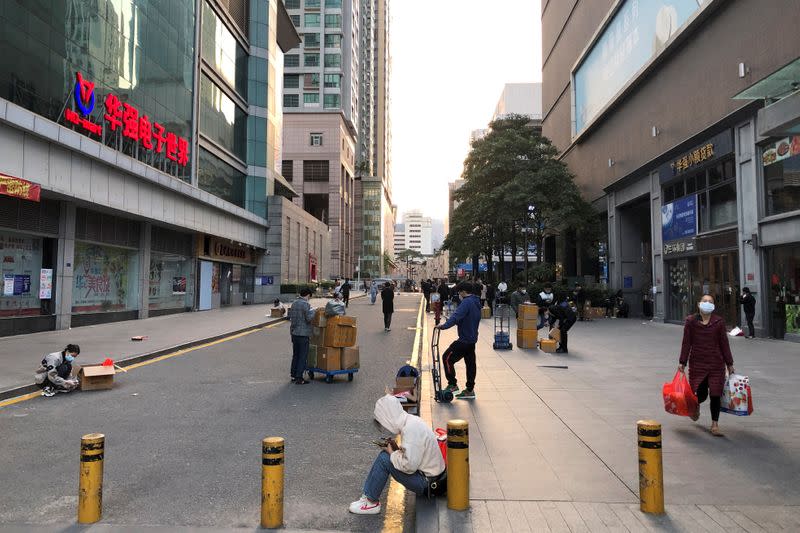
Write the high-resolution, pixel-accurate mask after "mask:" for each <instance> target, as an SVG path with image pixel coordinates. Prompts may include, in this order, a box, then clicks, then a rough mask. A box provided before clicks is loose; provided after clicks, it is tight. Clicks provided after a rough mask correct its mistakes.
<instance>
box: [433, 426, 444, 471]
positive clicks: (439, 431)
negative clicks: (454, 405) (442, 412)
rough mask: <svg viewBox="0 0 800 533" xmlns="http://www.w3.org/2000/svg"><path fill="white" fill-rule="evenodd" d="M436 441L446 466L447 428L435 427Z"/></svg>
mask: <svg viewBox="0 0 800 533" xmlns="http://www.w3.org/2000/svg"><path fill="white" fill-rule="evenodd" d="M434 433H436V442H437V443H438V444H439V451H440V452H442V458H443V459H444V464H445V466H447V430H446V429H444V428H436V429H435V430H434Z"/></svg>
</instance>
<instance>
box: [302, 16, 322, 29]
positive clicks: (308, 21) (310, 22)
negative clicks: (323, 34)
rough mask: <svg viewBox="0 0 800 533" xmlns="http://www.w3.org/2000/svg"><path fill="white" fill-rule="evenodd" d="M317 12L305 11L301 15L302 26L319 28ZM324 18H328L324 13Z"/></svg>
mask: <svg viewBox="0 0 800 533" xmlns="http://www.w3.org/2000/svg"><path fill="white" fill-rule="evenodd" d="M319 20H320V19H319V13H305V14H304V15H303V26H306V27H308V28H319ZM325 20H326V21H327V20H328V16H327V15H325Z"/></svg>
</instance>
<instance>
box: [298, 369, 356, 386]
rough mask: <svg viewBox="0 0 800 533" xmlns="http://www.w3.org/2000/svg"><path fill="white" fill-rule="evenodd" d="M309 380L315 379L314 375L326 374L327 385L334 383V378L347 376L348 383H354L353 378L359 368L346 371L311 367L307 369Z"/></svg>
mask: <svg viewBox="0 0 800 533" xmlns="http://www.w3.org/2000/svg"><path fill="white" fill-rule="evenodd" d="M306 372H308V377H309V379H314V374H324V375H325V383H333V377H334V376H341V375H343V374H347V381H353V376H354V375H355V373H356V372H358V369H357V368H348V369H346V370H322V369H321V368H316V367H311V368H306Z"/></svg>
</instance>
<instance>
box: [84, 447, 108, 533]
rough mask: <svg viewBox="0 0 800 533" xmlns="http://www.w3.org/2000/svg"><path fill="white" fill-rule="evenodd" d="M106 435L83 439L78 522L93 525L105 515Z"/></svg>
mask: <svg viewBox="0 0 800 533" xmlns="http://www.w3.org/2000/svg"><path fill="white" fill-rule="evenodd" d="M105 441H106V437H105V435H103V434H101V433H90V434H89V435H84V436H83V437H81V470H80V477H79V481H78V522H79V523H81V524H93V523H95V522H97V521H98V520H100V517H101V516H102V515H103V455H104V453H105Z"/></svg>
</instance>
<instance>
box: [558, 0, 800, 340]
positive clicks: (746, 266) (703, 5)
mask: <svg viewBox="0 0 800 533" xmlns="http://www.w3.org/2000/svg"><path fill="white" fill-rule="evenodd" d="M797 7H798V6H797V2H795V1H793V0H782V1H779V0H776V1H771V2H750V1H745V0H732V1H727V2H725V1H719V0H711V1H705V2H695V1H679V2H675V1H670V2H667V1H662V0H658V1H651V2H642V1H639V0H622V1H614V0H592V1H588V0H579V1H578V2H573V3H570V4H569V5H567V4H565V3H562V2H555V1H553V0H551V1H549V2H544V4H543V6H542V28H543V31H544V33H543V81H544V83H543V89H542V98H543V110H544V118H543V130H544V134H545V135H546V136H547V137H549V138H550V139H551V140H552V141H553V143H554V144H555V146H556V147H557V148H558V149H559V150H560V157H561V159H562V160H563V161H564V162H565V163H566V164H567V165H568V166H569V168H570V169H571V170H572V172H573V173H574V174H575V176H576V179H577V182H578V184H579V185H580V187H581V189H582V191H583V193H584V195H585V197H586V198H587V199H588V200H590V201H592V202H594V205H595V206H596V208H597V211H598V212H599V213H600V217H601V219H600V220H601V221H602V222H601V223H602V225H603V226H604V227H605V228H607V238H606V239H604V241H605V242H603V243H601V245H600V250H599V253H600V262H599V264H594V263H593V262H592V261H589V260H586V258H583V257H581V254H580V253H579V252H577V251H576V250H574V248H573V250H572V252H571V253H570V246H564V248H563V253H562V252H561V251H560V252H559V253H562V255H561V258H560V259H561V260H562V261H563V264H564V268H565V271H566V273H567V274H568V275H586V274H591V275H594V276H596V278H597V279H601V280H603V281H605V280H607V281H608V283H609V285H610V287H611V288H612V290H617V289H622V290H623V292H624V294H625V297H626V299H627V300H628V302H629V303H630V305H631V308H632V310H633V311H635V312H637V313H641V314H644V315H645V316H649V315H654V316H655V317H656V319H658V320H665V321H668V322H674V323H680V322H681V321H682V320H683V319H684V317H686V316H687V315H688V314H690V313H693V312H694V311H695V310H696V304H697V302H698V301H699V299H700V297H701V296H702V294H703V293H706V292H709V293H711V294H712V295H714V297H715V299H716V306H717V312H718V313H719V314H721V315H722V316H723V317H724V318H725V319H726V322H727V323H728V325H729V327H732V326H733V325H737V324H739V325H741V323H742V316H741V306H740V305H739V303H738V301H737V296H738V295H739V294H740V291H741V289H742V288H743V287H749V288H750V290H751V291H752V292H753V294H754V295H755V296H756V299H757V301H758V305H757V309H756V317H755V324H756V329H757V334H758V335H762V336H771V337H775V338H787V339H793V340H798V339H800V323H798V319H797V317H798V316H800V268H799V267H798V265H799V264H800V182H799V181H798V173H799V172H798V169H800V129H799V128H798V123H800V93H798V88H800V75H798V72H800V58H798V50H800V35H799V34H798V33H797V31H796V26H797V24H796V22H797V17H792V16H787V15H788V14H796V13H797V12H798V11H797ZM765 36H768V38H765Z"/></svg>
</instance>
